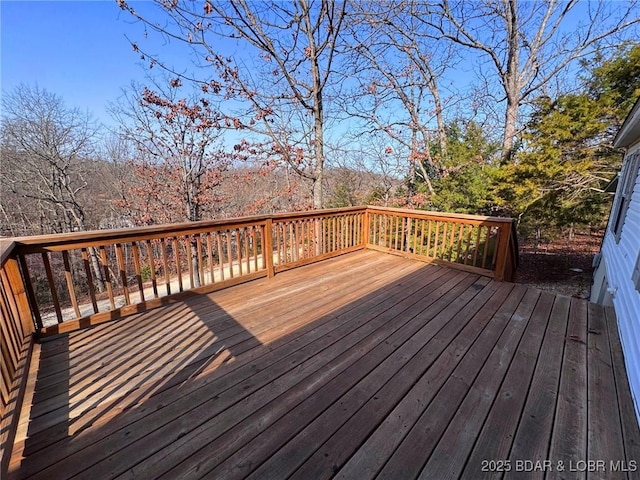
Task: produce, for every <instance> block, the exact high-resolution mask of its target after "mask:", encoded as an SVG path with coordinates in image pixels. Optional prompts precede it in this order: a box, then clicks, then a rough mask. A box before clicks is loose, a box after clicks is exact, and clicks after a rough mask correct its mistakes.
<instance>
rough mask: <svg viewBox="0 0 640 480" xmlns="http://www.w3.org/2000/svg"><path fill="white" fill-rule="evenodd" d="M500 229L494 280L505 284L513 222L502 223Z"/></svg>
mask: <svg viewBox="0 0 640 480" xmlns="http://www.w3.org/2000/svg"><path fill="white" fill-rule="evenodd" d="M499 228H500V234H499V238H498V249H497V257H496V270H495V275H494V279H495V280H496V281H497V282H504V281H505V273H506V269H507V263H508V262H507V256H508V255H509V242H510V239H511V222H508V223H502V224H501V225H500V227H499Z"/></svg>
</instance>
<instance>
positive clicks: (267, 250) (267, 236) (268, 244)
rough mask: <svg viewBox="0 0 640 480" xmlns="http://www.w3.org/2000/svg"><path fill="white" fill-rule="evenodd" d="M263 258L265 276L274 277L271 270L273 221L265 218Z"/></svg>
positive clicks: (272, 269)
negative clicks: (264, 261) (265, 270)
mask: <svg viewBox="0 0 640 480" xmlns="http://www.w3.org/2000/svg"><path fill="white" fill-rule="evenodd" d="M263 254H264V258H265V260H266V266H267V276H268V277H269V278H272V277H274V276H275V273H276V272H275V269H274V268H273V220H272V219H271V218H267V220H266V223H265V227H264V252H263Z"/></svg>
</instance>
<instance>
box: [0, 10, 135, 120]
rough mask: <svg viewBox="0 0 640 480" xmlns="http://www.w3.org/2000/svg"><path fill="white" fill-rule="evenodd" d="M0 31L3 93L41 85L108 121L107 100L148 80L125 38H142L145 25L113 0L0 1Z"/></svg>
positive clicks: (0, 75) (75, 105)
mask: <svg viewBox="0 0 640 480" xmlns="http://www.w3.org/2000/svg"><path fill="white" fill-rule="evenodd" d="M0 32H1V33H0V42H1V46H0V59H1V61H0V69H1V74H0V81H1V87H2V91H3V92H6V91H10V90H12V89H13V88H14V87H15V86H16V85H18V84H20V83H27V84H36V83H37V84H38V85H39V86H40V87H42V88H45V89H46V90H49V91H51V92H53V93H56V94H58V95H60V96H61V97H62V98H63V99H64V100H65V102H66V103H67V105H69V106H73V107H79V108H82V109H88V110H89V111H90V112H92V113H93V114H94V115H95V116H96V117H97V118H98V119H99V120H101V121H103V122H105V123H109V122H110V118H109V115H108V114H107V112H106V104H107V102H108V101H114V100H116V99H117V98H118V97H119V96H120V94H121V88H122V87H123V86H126V85H128V84H129V83H130V82H131V81H132V80H138V81H142V80H143V79H144V75H145V70H144V69H143V68H142V67H141V66H140V65H139V64H140V59H139V56H138V55H136V54H135V53H134V52H133V50H132V48H131V45H130V43H129V41H128V40H127V38H126V37H125V35H128V36H129V37H130V38H132V39H136V40H137V39H139V38H140V36H141V32H142V27H141V26H140V25H139V24H133V23H132V21H131V17H130V15H129V14H128V13H126V12H122V11H121V10H120V9H119V8H118V6H117V5H116V3H115V2H114V1H112V0H94V1H90V0H84V1H68V2H63V1H55V2H42V1H38V2H28V1H5V0H0Z"/></svg>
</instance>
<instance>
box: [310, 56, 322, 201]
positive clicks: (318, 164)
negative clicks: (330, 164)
mask: <svg viewBox="0 0 640 480" xmlns="http://www.w3.org/2000/svg"><path fill="white" fill-rule="evenodd" d="M312 75H313V85H314V88H315V92H314V97H315V108H314V111H313V114H314V125H313V127H314V140H315V145H314V152H315V169H314V170H315V171H314V179H313V208H314V209H320V208H322V206H323V191H322V190H323V185H322V183H323V177H324V132H323V130H324V118H323V116H324V112H323V104H322V86H321V83H320V69H319V67H318V64H317V59H314V61H313V64H312Z"/></svg>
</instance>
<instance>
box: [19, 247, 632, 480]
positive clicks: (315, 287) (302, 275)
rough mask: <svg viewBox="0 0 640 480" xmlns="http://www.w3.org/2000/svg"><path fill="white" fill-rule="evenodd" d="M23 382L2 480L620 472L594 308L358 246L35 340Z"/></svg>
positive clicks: (613, 408) (619, 366) (621, 397)
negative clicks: (561, 465) (566, 467)
mask: <svg viewBox="0 0 640 480" xmlns="http://www.w3.org/2000/svg"><path fill="white" fill-rule="evenodd" d="M611 322H613V323H614V324H613V325H612V324H611ZM28 392H30V395H29V397H28V398H27V401H26V402H25V405H24V406H23V412H22V416H21V420H20V423H19V428H18V434H17V437H16V443H15V446H14V449H13V457H12V460H11V464H10V478H13V479H20V478H34V479H39V478H41V479H51V478H61V479H62V478H86V479H91V480H95V479H96V478H100V479H103V478H104V479H107V478H141V479H142V478H144V479H147V478H167V479H170V478H228V479H231V478H256V479H267V478H272V479H281V478H299V479H308V478H314V479H322V478H327V479H328V478H343V479H347V478H350V479H367V478H394V479H395V478H403V479H405V478H408V479H411V478H468V479H476V478H518V479H519V478H545V477H546V478H560V477H562V478H575V477H576V476H577V478H584V476H585V475H584V473H585V472H571V473H567V472H564V473H562V474H560V472H558V471H557V468H556V467H557V462H558V461H561V460H562V461H565V462H567V463H568V462H569V461H572V462H573V463H574V464H577V463H578V462H580V461H585V460H588V459H595V458H593V456H594V455H595V456H599V457H598V459H599V460H605V461H606V462H607V464H606V468H610V466H611V463H610V462H614V463H615V462H619V463H618V465H621V466H622V467H629V466H631V467H632V466H633V462H631V461H632V460H633V461H635V462H637V463H638V466H639V467H640V459H639V458H637V455H638V450H639V449H640V431H639V429H638V425H637V423H635V415H634V412H633V405H632V400H631V397H630V393H629V389H628V384H627V383H626V372H625V371H624V361H623V359H622V351H621V348H620V343H619V340H618V338H617V329H616V327H615V316H614V315H612V313H611V312H610V311H605V310H604V309H602V308H600V307H598V306H594V305H589V304H587V303H586V302H584V301H581V300H577V299H569V298H567V297H562V296H555V295H553V294H550V293H542V292H540V291H538V290H535V289H532V288H527V287H525V286H521V285H514V284H509V283H496V282H494V281H492V280H490V279H487V278H485V277H480V276H478V275H476V274H471V273H466V272H460V271H456V270H452V269H448V268H446V267H442V266H435V265H428V264H424V263H421V262H417V261H414V260H411V259H405V258H399V257H396V256H391V255H387V254H384V253H380V252H374V251H371V250H364V251H358V252H353V253H349V254H346V255H342V256H339V257H336V258H333V259H330V260H326V261H323V262H319V263H316V264H312V265H308V266H305V267H301V268H297V269H294V270H290V271H287V272H282V273H280V274H278V275H276V276H275V277H274V278H272V279H266V278H263V279H259V280H255V281H252V282H249V283H245V284H241V285H236V286H234V287H231V288H228V289H225V290H220V291H217V292H214V293H211V294H208V295H200V296H194V297H191V298H188V299H186V300H185V301H184V302H179V303H175V304H171V305H169V306H166V307H161V308H158V309H155V310H150V311H147V312H144V313H140V314H137V315H133V316H130V317H127V318H125V319H121V320H118V321H115V322H111V323H105V324H101V325H97V326H95V327H93V328H89V329H86V330H82V331H77V332H73V333H69V334H65V335H61V336H59V337H57V338H55V339H51V340H49V341H46V342H43V343H42V344H39V345H36V347H35V350H34V356H33V362H32V368H31V372H30V378H29V388H28ZM600 457H602V458H600ZM604 457H606V458H604ZM525 460H528V461H530V462H531V463H530V464H528V465H524V464H522V463H519V464H518V466H519V467H521V468H520V469H521V470H531V471H517V472H516V471H515V468H516V461H520V462H522V461H525ZM537 460H539V461H545V460H548V461H550V463H551V466H550V467H549V466H545V468H544V469H537V470H536V469H533V468H527V467H533V466H535V463H534V462H535V461H537ZM491 461H493V462H491ZM500 461H504V462H502V465H509V466H510V471H508V472H502V471H497V470H498V467H499V466H500V463H499V462H500ZM483 467H484V469H483ZM483 470H485V471H483ZM607 473H611V475H609V476H607V477H606V478H614V475H618V474H619V475H620V478H629V479H631V478H638V476H639V474H638V473H637V472H607ZM600 477H602V475H600V474H599V473H598V472H589V476H588V478H600ZM602 478H605V477H602ZM615 478H617V477H615Z"/></svg>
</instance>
